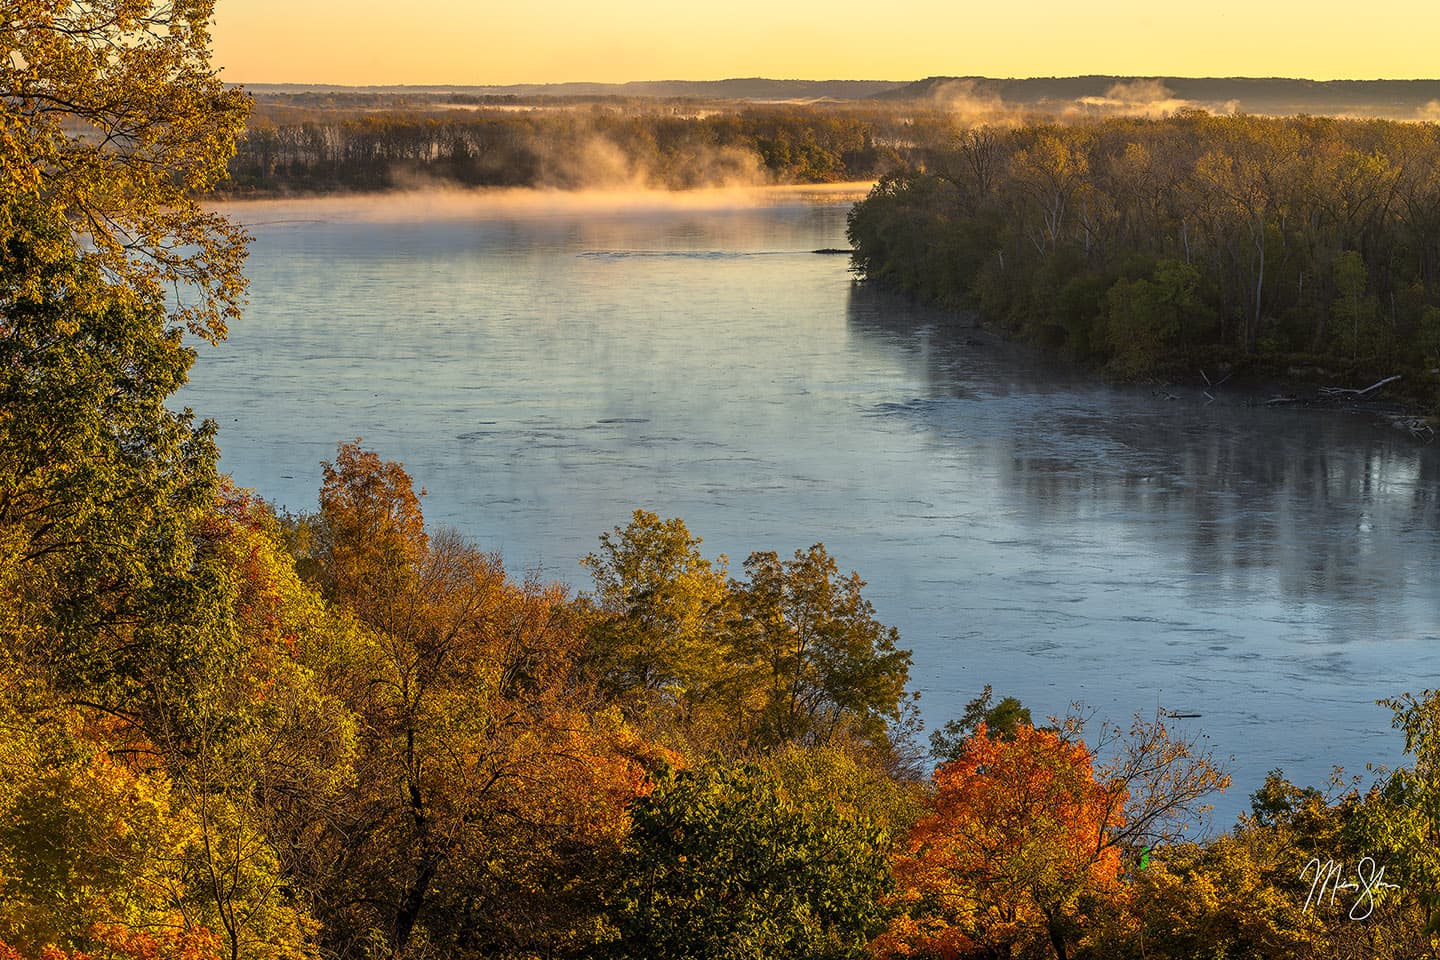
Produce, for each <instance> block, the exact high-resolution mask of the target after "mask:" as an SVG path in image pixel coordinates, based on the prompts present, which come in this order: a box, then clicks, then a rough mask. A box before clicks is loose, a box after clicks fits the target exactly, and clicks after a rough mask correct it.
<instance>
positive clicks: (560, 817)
mask: <svg viewBox="0 0 1440 960" xmlns="http://www.w3.org/2000/svg"><path fill="white" fill-rule="evenodd" d="M5 12H6V16H5V18H4V20H3V23H4V27H3V31H0V36H4V37H5V38H6V42H7V43H9V44H10V45H11V48H12V50H13V51H15V53H14V54H13V55H11V56H9V57H6V58H0V94H3V95H0V186H3V189H0V764H3V767H0V769H3V774H4V775H3V777H0V958H5V960H82V958H96V960H100V958H106V960H221V958H223V960H242V958H271V960H281V958H346V960H380V958H389V960H421V958H439V957H445V958H476V960H479V958H514V960H522V958H523V960H534V958H634V960H639V958H645V960H666V958H676V960H679V958H697V960H698V958H715V960H722V958H723V960H732V958H745V957H750V958H762V957H764V958H814V960H820V958H825V960H840V958H857V960H858V958H862V957H872V958H876V960H880V958H891V957H925V958H952V957H966V956H968V957H1014V958H1029V957H1037V958H1038V957H1056V958H1060V960H1066V958H1081V957H1111V958H1114V957H1122V958H1123V957H1136V958H1152V957H1160V958H1177V960H1178V958H1189V957H1197V956H1246V957H1266V958H1341V957H1353V956H1373V957H1394V958H1409V957H1423V956H1431V955H1433V951H1434V944H1435V936H1436V931H1437V928H1440V915H1437V908H1440V857H1437V853H1436V850H1437V846H1436V843H1435V837H1436V831H1437V827H1440V769H1437V756H1440V697H1437V695H1435V694H1433V693H1430V692H1426V693H1423V694H1420V695H1418V696H1413V697H1412V696H1409V695H1403V696H1400V697H1398V698H1397V699H1396V700H1395V701H1393V702H1392V703H1390V706H1391V707H1392V708H1393V710H1394V715H1395V721H1396V725H1397V727H1398V728H1399V729H1400V731H1401V732H1402V733H1403V736H1404V738H1405V746H1406V749H1407V751H1408V761H1407V763H1406V764H1405V765H1404V766H1402V767H1401V768H1399V769H1397V770H1394V771H1391V772H1388V773H1386V774H1384V775H1383V776H1381V777H1379V778H1378V779H1377V780H1376V782H1375V783H1374V784H1373V785H1370V786H1368V787H1367V788H1366V789H1364V790H1361V789H1359V788H1358V786H1356V785H1353V784H1349V783H1339V784H1337V785H1336V786H1335V788H1334V789H1332V790H1330V791H1327V792H1322V791H1321V790H1319V789H1315V788H1300V787H1297V786H1295V785H1292V784H1290V783H1289V782H1287V781H1286V780H1285V779H1284V778H1283V777H1282V776H1281V775H1280V774H1278V773H1277V774H1275V775H1273V776H1272V777H1271V778H1270V779H1269V780H1268V781H1267V782H1266V784H1265V785H1264V787H1263V788H1262V789H1261V790H1259V791H1258V792H1257V793H1256V794H1255V795H1254V797H1253V799H1252V813H1251V814H1249V815H1246V816H1245V817H1242V818H1241V820H1240V821H1239V822H1238V823H1237V824H1236V825H1235V826H1234V827H1233V828H1232V829H1230V830H1229V831H1228V832H1225V833H1223V834H1221V835H1219V836H1218V837H1214V838H1211V839H1208V840H1204V839H1201V838H1200V837H1199V836H1198V835H1197V834H1196V833H1195V832H1194V831H1195V827H1196V826H1197V824H1198V823H1199V819H1198V818H1199V817H1200V816H1201V815H1202V814H1203V809H1204V806H1205V801H1206V799H1207V797H1209V796H1210V795H1211V794H1212V793H1213V791H1215V790H1217V789H1221V788H1223V787H1224V786H1225V785H1226V783H1227V778H1226V777H1225V775H1224V773H1223V772H1222V771H1221V770H1220V769H1219V768H1218V767H1217V766H1216V764H1215V763H1214V762H1213V758H1212V757H1211V756H1210V754H1209V753H1208V751H1207V750H1206V749H1205V748H1204V747H1203V745H1202V744H1200V743H1198V742H1196V741H1193V740H1189V739H1186V738H1183V737H1178V736H1176V735H1175V734H1174V733H1173V732H1172V731H1171V730H1170V729H1168V728H1167V726H1166V718H1165V717H1164V716H1156V717H1154V718H1137V719H1136V721H1135V723H1134V725H1133V726H1131V727H1130V728H1129V729H1123V730H1122V729H1114V728H1111V727H1109V726H1106V725H1097V724H1095V723H1093V722H1092V723H1089V724H1087V723H1086V719H1087V718H1086V717H1085V715H1084V714H1083V712H1078V713H1074V714H1072V715H1071V716H1068V717H1065V718H1056V719H1053V720H1051V721H1050V722H1048V723H1044V722H1042V723H1040V724H1036V723H1034V722H1033V721H1032V718H1031V717H1030V714H1029V712H1028V711H1027V710H1026V709H1025V708H1024V707H1023V705H1021V704H1019V703H1017V702H1016V701H1014V700H1013V699H1010V698H1002V699H1000V700H999V701H998V702H997V701H996V700H995V699H994V697H993V695H992V693H991V691H990V690H989V689H988V688H986V689H985V690H983V691H980V692H979V695H978V696H977V697H976V698H975V699H974V700H973V701H972V702H971V703H970V705H969V707H968V709H967V710H966V712H965V714H964V715H963V716H961V717H959V718H956V719H955V720H953V721H952V722H951V723H948V724H946V725H945V726H944V727H942V728H941V729H940V730H939V731H937V733H936V734H935V736H933V737H932V738H931V743H930V749H929V751H928V753H927V752H926V751H924V750H923V749H921V748H920V747H919V746H918V745H917V739H916V713H915V703H914V696H913V695H912V694H910V693H909V692H907V690H908V682H909V668H910V655H909V653H908V652H907V651H906V650H905V649H904V648H903V647H902V646H901V638H900V637H899V636H898V635H897V634H896V631H895V630H893V629H891V628H889V627H887V626H885V625H884V624H882V623H880V622H879V621H878V620H877V618H876V616H875V611H874V610H873V608H872V607H871V606H870V604H869V603H868V602H867V601H866V599H865V597H864V594H863V589H864V583H863V582H862V581H861V580H860V579H859V577H858V576H856V575H855V574H853V573H852V574H846V573H844V572H842V569H841V567H840V566H839V564H838V562H837V561H836V559H835V558H832V557H831V556H830V555H829V554H828V553H827V551H826V550H825V549H824V547H823V546H821V545H819V544H816V545H813V546H810V547H802V548H801V549H799V550H795V551H794V552H792V553H786V554H782V553H779V552H775V551H772V550H766V549H760V550H757V551H756V552H754V553H751V554H750V555H749V556H748V557H747V558H746V559H745V560H744V561H743V563H741V564H740V565H739V566H738V567H736V568H731V567H730V566H729V564H728V561H727V560H726V559H725V558H723V557H707V556H706V555H705V554H704V552H703V551H702V549H701V546H702V544H701V541H700V539H699V538H697V537H696V536H694V535H693V534H692V533H691V532H690V531H689V530H688V529H687V528H686V526H685V525H684V524H683V523H682V522H681V521H680V520H678V519H665V518H661V517H659V516H656V515H654V514H651V513H647V512H645V511H643V510H641V511H636V512H635V513H634V515H633V516H632V517H631V518H629V520H628V522H627V523H625V525H623V526H618V527H616V528H615V529H613V530H612V531H610V532H608V533H606V534H603V535H602V536H601V537H600V538H599V541H598V544H597V547H596V551H595V552H594V553H593V554H591V555H590V556H588V557H587V558H585V560H584V562H585V564H586V566H587V567H588V569H589V570H590V573H591V575H592V578H593V586H592V588H591V589H590V590H588V591H586V592H585V593H583V594H580V595H575V594H573V593H571V592H570V591H568V590H567V589H565V588H562V587H560V586H557V585H554V584H547V583H542V582H538V581H534V580H517V579H516V578H514V577H512V576H510V575H509V574H508V573H507V572H506V570H505V568H504V567H503V565H502V564H501V562H500V558H498V557H497V556H495V555H493V554H490V553H487V552H485V551H484V550H483V549H481V548H480V547H478V546H476V545H474V544H471V543H469V542H467V541H466V540H464V539H463V538H462V537H460V536H459V535H457V534H455V533H454V532H451V531H446V530H438V529H434V528H433V527H431V526H428V525H427V524H426V523H425V520H424V517H423V514H422V511H421V506H420V497H419V496H418V495H417V494H416V491H415V490H414V487H413V484H412V481H411V478H410V477H409V476H408V475H407V473H406V472H405V470H404V469H403V467H402V466H401V465H400V464H397V463H394V462H389V461H386V460H384V459H383V458H382V457H380V456H379V455H378V454H377V453H376V452H374V451H371V450H367V449H366V448H365V447H364V446H363V445H361V444H360V443H359V442H355V443H342V444H341V445H339V447H338V448H337V452H336V455H335V458H334V459H333V461H330V462H328V463H326V464H325V465H324V473H323V485H322V487H321V489H320V491H319V500H318V509H317V510H316V511H314V512H313V513H310V514H306V515H301V516H290V515H277V514H276V512H275V511H274V510H272V509H271V508H270V507H269V506H267V505H266V504H265V503H264V502H263V501H261V500H260V499H258V498H257V497H256V496H255V495H253V494H251V493H249V492H246V491H242V490H237V489H235V488H234V487H233V486H232V485H231V484H229V483H228V482H227V481H226V480H225V478H223V477H222V476H221V475H220V474H219V473H218V450H217V446H216V430H215V426H214V424H213V423H210V422H196V420H195V418H194V417H193V416H192V415H191V414H190V413H189V412H188V411H186V412H175V411H173V410H172V409H170V408H169V407H167V406H166V400H167V399H168V398H170V397H172V395H173V394H174V391H175V390H176V389H177V388H178V387H179V386H180V385H181V384H183V383H184V382H185V379H186V376H187V373H188V371H189V369H190V366H191V364H192V362H193V360H194V357H195V353H194V350H193V348H192V347H190V346H189V345H187V343H186V341H185V339H184V338H183V336H182V334H183V333H184V331H186V330H187V329H188V330H190V331H191V332H192V333H194V334H196V335H199V336H201V337H203V338H207V339H210V340H218V339H220V338H221V337H223V335H224V332H225V323H226V320H227V319H234V318H235V317H236V316H237V314H238V305H239V301H240V297H241V293H242V291H243V274H242V273H241V272H240V265H241V261H242V258H243V249H244V245H243V236H242V235H241V234H240V233H239V232H238V231H237V230H235V228H234V227H233V226H231V225H230V224H228V223H226V222H225V221H224V220H223V219H221V218H219V217H216V216H214V215H212V214H208V213H206V212H205V211H204V210H203V209H201V208H200V207H199V206H198V204H197V203H196V201H195V199H194V197H195V195H196V194H198V193H202V192H204V191H207V190H211V189H213V188H214V186H215V184H216V183H217V181H218V178H219V177H220V176H221V175H222V174H223V171H224V164H225V160H226V159H227V155H228V154H229V152H230V151H231V149H232V148H233V144H234V140H235V137H236V136H237V135H238V133H239V131H240V127H241V124H242V122H243V116H244V110H243V107H244V104H243V100H242V99H241V98H238V97H235V96H232V95H231V94H229V93H227V92H226V91H225V90H224V89H223V87H221V86H220V85H219V83H218V81H217V79H216V76H215V74H214V71H213V70H212V68H211V67H210V64H209V58H208V37H207V33H206V29H207V24H208V22H209V17H210V12H211V10H210V4H209V3H208V2H203V0H197V2H191V3H186V4H183V5H182V4H174V5H168V4H166V5H161V4H153V3H144V2H141V3H135V2H132V0H96V2H91V3H86V4H83V5H81V4H74V5H71V4H65V3H60V4H56V3H48V2H46V3H41V2H30V0H18V2H17V0H11V2H9V3H8V5H7V6H6V8H5ZM901 182H902V181H891V182H889V184H888V186H886V187H883V188H882V190H881V191H880V192H879V193H878V194H877V197H880V198H885V197H888V196H892V195H899V196H903V195H904V194H905V192H906V190H908V189H909V188H905V189H899V188H898V187H897V184H900V183H901ZM904 182H914V183H922V184H930V185H931V186H932V187H933V186H934V185H935V184H936V182H937V181H935V180H934V179H933V178H931V179H914V178H912V181H904ZM937 189H938V188H937ZM1083 206H1084V205H1083V204H1082V208H1083ZM875 209H877V208H876V207H871V208H869V210H870V211H871V212H873V211H874V210H875ZM867 215H869V214H867ZM1087 216H1088V214H1087ZM1067 222H1068V214H1067V215H1066V217H1064V218H1062V217H1058V216H1057V218H1056V220H1055V224H1056V226H1057V231H1058V228H1059V227H1061V226H1063V225H1064V224H1065V223H1067ZM1058 236H1059V234H1058V232H1057V237H1058ZM1038 240H1039V241H1040V242H1039V247H1041V248H1044V246H1045V242H1044V235H1043V234H1042V235H1040V236H1039V237H1038ZM1197 242H1198V241H1197ZM1052 248H1053V250H1058V249H1059V248H1060V243H1059V240H1058V239H1057V241H1056V243H1055V244H1053V245H1052ZM1053 250H1052V252H1053ZM1038 252H1039V253H1043V249H1041V250H1040V251H1038ZM1363 262H1364V263H1365V264H1367V265H1368V264H1370V263H1371V262H1372V261H1371V260H1370V259H1368V258H1367V259H1365V260H1364V261H1363ZM1156 269H1158V267H1157V268H1156ZM1175 269H1179V268H1178V267H1176V268H1175ZM1142 281H1143V283H1145V284H1150V285H1152V286H1153V285H1157V284H1161V283H1162V278H1161V275H1160V274H1159V273H1156V272H1154V271H1153V270H1152V272H1151V273H1149V274H1145V275H1142V276H1138V277H1136V278H1133V279H1131V280H1128V281H1126V282H1129V283H1141V282H1142ZM1367 282H1368V281H1367ZM1142 289H1148V288H1142ZM1368 289H1369V288H1368V287H1366V288H1357V290H1356V293H1355V299H1356V301H1357V302H1363V303H1364V304H1368V303H1369V302H1370V301H1369V299H1368V298H1369V297H1370V296H1372V294H1371V293H1369V292H1367V291H1368ZM1265 290H1266V287H1265V286H1264V284H1263V283H1262V284H1261V294H1260V295H1262V296H1263V295H1264V293H1265ZM177 291H183V292H184V294H185V295H177V293H176V292H177ZM1108 296H1109V295H1108V294H1107V298H1108ZM1135 296H1136V297H1137V298H1141V299H1143V297H1142V295H1141V294H1139V293H1137V294H1135ZM1355 309H1356V310H1357V311H1359V310H1361V309H1362V307H1359V306H1357V307H1356V308H1355ZM1376 309H1377V310H1378V309H1380V308H1379V307H1377V308H1376ZM1260 315H1261V317H1262V318H1263V317H1264V316H1265V311H1264V310H1261V311H1260ZM1357 316H1358V314H1357ZM1359 322H1360V321H1359V320H1357V321H1356V323H1357V324H1358V323H1359ZM1342 326H1343V324H1342ZM1357 329H1358V327H1357ZM1365 329H1368V328H1365ZM1358 342H1359V341H1358V340H1357V343H1358ZM1366 858H1369V859H1366ZM1312 861H1313V864H1312ZM1367 864H1368V866H1367ZM1379 867H1383V868H1384V873H1383V876H1382V875H1380V874H1379V873H1377V870H1378V868H1379ZM1352 884H1353V886H1352Z"/></svg>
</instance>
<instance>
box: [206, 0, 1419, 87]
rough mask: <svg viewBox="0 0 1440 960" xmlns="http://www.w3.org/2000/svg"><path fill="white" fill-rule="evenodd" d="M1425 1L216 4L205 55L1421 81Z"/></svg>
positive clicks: (545, 71)
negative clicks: (1101, 5)
mask: <svg viewBox="0 0 1440 960" xmlns="http://www.w3.org/2000/svg"><path fill="white" fill-rule="evenodd" d="M1437 36H1440V5H1437V4H1435V3H1434V2H1433V0H1376V2H1375V3H1372V4H1369V5H1367V6H1366V7H1363V8H1357V7H1355V6H1354V5H1353V4H1350V3H1342V2H1340V0H1304V2H1301V0H1277V2H1271V3H1256V2H1254V0H1215V2H1213V3H1209V4H1206V5H1205V6H1204V7H1203V8H1199V9H1198V12H1197V8H1196V7H1192V6H1184V7H1182V6H1173V7H1170V6H1163V5H1160V4H1154V3H1152V2H1141V0H1121V2H1114V3H1110V4H1107V5H1106V6H1105V7H1104V8H1103V9H1097V8H1095V7H1093V6H1081V5H1077V4H1073V3H1070V2H1068V0H1017V2H1014V3H1011V4H1006V5H1002V4H985V5H980V6H977V5H962V4H955V3H953V2H945V0H918V2H914V3H911V4H908V5H905V6H903V7H898V8H897V7H893V6H892V7H876V6H875V5H874V4H870V3H864V4H862V3H859V2H855V0H827V2H820V0H799V2H792V3H788V4H785V5H783V6H777V5H776V4H773V3H766V2H762V0H735V2H733V3H730V4H727V5H726V6H725V7H724V8H721V7H719V6H717V5H713V4H712V5H704V6H690V5H685V4H674V3H671V2H669V0H663V2H662V0H626V2H624V3H621V4H609V5H604V4H599V3H593V2H581V0H540V2H537V3H533V4H523V5H501V4H487V5H484V6H483V7H482V6H479V5H473V4H470V3H466V2H462V0H411V2H409V3H407V4H405V5H404V6H403V7H401V6H395V5H391V4H383V5H382V4H380V3H376V2H371V0H360V2H355V0H349V2H342V0H219V4H218V9H217V15H216V25H215V30H214V47H215V62H216V64H218V65H219V66H221V67H222V68H223V71H224V72H223V77H224V79H225V80H227V81H229V82H238V83H333V84H345V85H390V84H435V85H438V84H453V85H492V84H493V85H499V84H512V83H562V82H569V81H585V82H600V83H613V82H626V81H631V80H716V79H724V78H730V77H752V76H763V77H773V78H778V79H810V80H834V79H842V80H843V79H861V80H895V81H904V80H914V79H919V78H922V77H926V76H937V75H938V76H943V75H948V76H989V77H1027V76H1079V75H1090V74H1104V75H1115V76H1171V77H1183V76H1190V77H1201V76H1210V77H1223V76H1234V77H1240V76H1243V77H1299V78H1308V79H1314V80H1336V79H1356V80H1360V79H1382V78H1383V79H1399V80H1403V79H1430V78H1435V77H1437V76H1440V58H1437V57H1436V55H1435V53H1434V40H1435V37H1437Z"/></svg>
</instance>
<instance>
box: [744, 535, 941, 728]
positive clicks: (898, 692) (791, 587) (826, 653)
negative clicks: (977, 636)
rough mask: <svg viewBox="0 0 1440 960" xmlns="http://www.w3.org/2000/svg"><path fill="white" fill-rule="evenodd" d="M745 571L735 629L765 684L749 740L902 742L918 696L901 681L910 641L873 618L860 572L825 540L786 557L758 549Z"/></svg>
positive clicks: (747, 658)
mask: <svg viewBox="0 0 1440 960" xmlns="http://www.w3.org/2000/svg"><path fill="white" fill-rule="evenodd" d="M745 573H746V576H747V579H746V580H745V581H744V582H743V583H740V582H733V581H732V584H731V590H732V592H733V593H734V594H735V597H736V608H737V611H738V616H737V618H736V620H735V621H734V623H733V624H732V626H731V630H732V631H733V633H734V639H733V641H732V642H733V644H734V646H735V651H736V655H737V656H738V657H739V658H741V659H742V660H743V661H745V662H746V663H748V664H749V665H750V670H751V672H752V675H753V676H754V682H755V684H756V686H757V689H758V692H759V696H758V699H757V704H756V708H755V710H754V711H753V713H752V714H751V716H750V717H749V718H748V724H749V731H748V737H749V741H750V743H751V744H752V745H754V746H772V745H777V744H782V743H802V744H815V743H825V742H827V741H829V740H832V739H834V738H837V737H853V738H854V739H856V740H858V741H860V742H863V743H868V744H870V745H872V746H874V747H876V748H878V749H880V750H881V751H882V752H888V751H891V750H893V749H894V748H896V747H897V746H900V743H899V741H900V740H901V739H902V738H903V735H904V732H905V730H904V725H905V721H906V719H907V716H908V715H907V708H908V707H909V706H910V703H911V701H912V700H913V697H912V695H910V694H908V693H907V692H906V689H905V684H906V682H907V681H908V679H909V676H910V651H909V650H905V649H902V648H901V647H900V646H899V640H900V634H899V632H898V631H897V630H896V629H895V628H894V627H886V626H885V625H884V624H882V623H880V621H879V620H877V619H876V618H875V609H874V607H873V606H872V605H871V604H870V602H869V601H868V600H866V599H865V597H864V596H863V595H862V593H861V590H862V588H863V587H864V586H865V582H864V581H863V580H861V579H860V577H859V575H858V574H856V573H853V572H852V573H850V574H849V575H842V574H841V573H840V571H839V566H838V565H837V564H836V563H835V561H834V559H833V558H832V557H831V556H830V555H829V554H828V553H827V552H826V551H825V548H824V546H823V545H821V544H816V545H815V546H813V547H811V548H810V549H809V550H804V551H802V550H797V551H795V555H794V557H793V558H791V559H789V560H781V559H780V557H779V555H778V554H776V553H773V552H757V553H752V554H751V555H750V556H749V558H747V559H746V561H745Z"/></svg>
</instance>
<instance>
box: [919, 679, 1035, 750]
mask: <svg viewBox="0 0 1440 960" xmlns="http://www.w3.org/2000/svg"><path fill="white" fill-rule="evenodd" d="M993 697H994V694H993V692H992V691H991V688H990V684H988V683H987V684H985V689H984V690H982V691H981V692H980V695H979V696H978V697H976V698H975V699H974V700H971V701H970V702H969V703H967V704H965V713H964V714H962V715H961V716H960V717H958V718H956V719H954V720H947V721H946V722H945V725H944V726H943V727H941V728H940V729H939V730H936V731H935V732H934V733H932V734H930V756H932V757H933V758H935V760H936V761H937V762H939V763H949V762H950V761H952V760H954V759H956V758H958V757H959V756H960V755H961V754H962V753H964V752H965V741H966V740H969V739H970V738H971V737H972V736H974V735H975V732H976V731H977V730H979V729H980V728H981V727H982V726H983V727H984V729H985V731H986V732H987V733H988V735H989V736H991V737H996V738H999V739H1002V740H1011V739H1014V737H1015V733H1016V731H1018V730H1019V729H1020V727H1021V726H1034V724H1033V723H1032V722H1031V720H1030V709H1029V708H1028V707H1026V706H1025V705H1024V704H1023V703H1021V702H1020V701H1019V700H1017V699H1016V698H1014V697H1005V698H1003V699H1001V701H1000V702H999V703H992V700H993Z"/></svg>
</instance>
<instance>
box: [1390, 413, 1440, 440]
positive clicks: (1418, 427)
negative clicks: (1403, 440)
mask: <svg viewBox="0 0 1440 960" xmlns="http://www.w3.org/2000/svg"><path fill="white" fill-rule="evenodd" d="M1390 422H1391V423H1392V424H1394V425H1395V426H1396V427H1397V428H1398V429H1401V430H1404V431H1405V432H1407V433H1409V434H1410V436H1412V437H1414V438H1415V439H1416V440H1425V441H1427V442H1428V441H1431V440H1434V439H1435V426H1434V425H1433V424H1432V423H1430V421H1428V420H1426V419H1425V418H1424V417H1391V418H1390Z"/></svg>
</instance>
